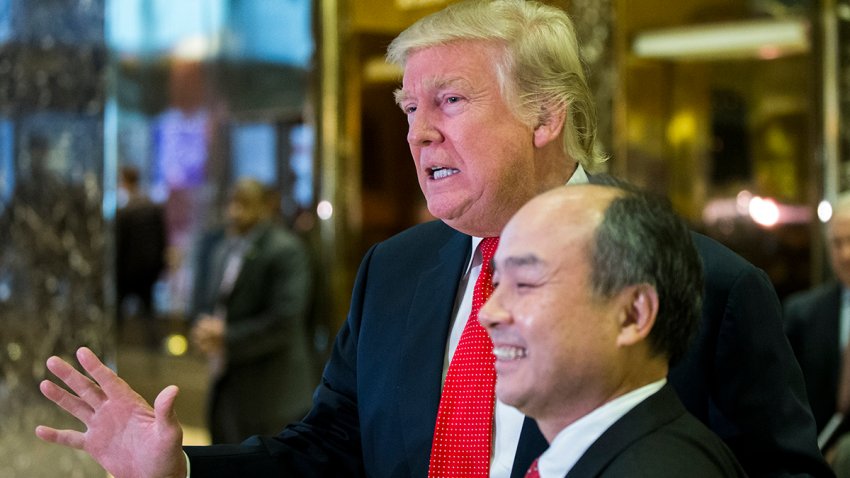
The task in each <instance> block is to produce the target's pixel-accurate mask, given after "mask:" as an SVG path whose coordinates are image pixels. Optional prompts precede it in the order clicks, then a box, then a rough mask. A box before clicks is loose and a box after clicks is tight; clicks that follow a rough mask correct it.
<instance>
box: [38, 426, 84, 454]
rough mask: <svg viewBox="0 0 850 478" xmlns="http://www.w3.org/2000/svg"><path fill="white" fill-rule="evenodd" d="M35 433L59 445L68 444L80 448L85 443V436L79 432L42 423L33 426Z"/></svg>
mask: <svg viewBox="0 0 850 478" xmlns="http://www.w3.org/2000/svg"><path fill="white" fill-rule="evenodd" d="M35 434H36V436H37V437H39V438H41V439H42V440H44V441H46V442H50V443H57V444H59V445H65V446H69V447H71V448H76V449H78V450H82V449H83V446H84V445H85V437H84V435H83V434H82V433H81V432H78V431H74V430H57V429H55V428H51V427H46V426H43V425H40V426H37V427H36V428H35Z"/></svg>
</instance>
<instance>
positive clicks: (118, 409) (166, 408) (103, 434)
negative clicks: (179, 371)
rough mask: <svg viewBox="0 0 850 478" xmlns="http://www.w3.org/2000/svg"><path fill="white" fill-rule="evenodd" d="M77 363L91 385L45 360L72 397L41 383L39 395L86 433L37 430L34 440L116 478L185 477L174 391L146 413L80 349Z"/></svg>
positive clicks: (129, 391) (130, 391) (64, 365)
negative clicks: (68, 450) (81, 456)
mask: <svg viewBox="0 0 850 478" xmlns="http://www.w3.org/2000/svg"><path fill="white" fill-rule="evenodd" d="M78 358H79V359H80V363H81V364H82V365H83V367H84V368H85V370H86V371H87V372H88V373H89V374H90V375H91V376H92V377H93V378H94V379H95V381H96V383H95V382H92V381H91V380H89V379H88V378H87V377H85V376H84V375H82V374H81V373H79V372H77V371H76V370H74V368H73V367H71V366H70V365H69V364H68V363H66V362H64V361H62V360H60V359H58V358H51V359H49V360H48V363H47V365H48V368H49V369H50V370H51V371H52V372H53V373H54V374H56V376H57V377H59V378H60V379H61V380H62V381H63V382H65V384H67V385H68V387H70V388H71V390H73V391H74V392H75V393H76V395H74V394H71V393H69V392H67V391H66V390H64V389H62V388H60V387H58V386H57V385H55V384H53V383H52V382H49V381H44V382H42V385H41V390H42V393H44V395H45V396H46V397H47V398H49V399H50V400H52V401H53V402H54V403H56V404H57V405H59V406H60V407H62V408H63V409H65V410H66V411H68V412H69V413H70V414H71V415H73V416H75V417H76V418H77V419H79V420H80V421H82V422H83V424H84V425H85V426H86V431H85V432H78V431H74V430H55V429H53V428H49V427H39V428H38V429H36V433H37V434H38V436H39V437H41V438H42V439H44V440H46V441H49V442H53V443H59V444H62V445H66V446H70V447H73V448H78V449H82V450H85V451H86V452H87V453H88V454H90V455H91V456H92V457H93V458H94V459H95V460H97V462H98V463H100V464H101V466H103V467H104V468H105V469H106V470H107V471H108V472H110V473H111V474H112V475H114V476H115V477H116V478H142V477H151V476H156V477H172V476H174V477H180V478H183V477H185V476H186V474H185V462H184V458H183V454H182V451H181V447H180V443H181V440H182V436H183V432H182V430H181V428H180V424H179V422H177V419H176V417H175V415H174V412H173V406H174V399H175V398H176V396H177V388H176V387H173V386H171V387H167V388H166V389H165V390H163V391H162V392H161V393H160V395H159V397H157V400H156V404H155V408H152V407H151V406H150V405H149V404H148V403H147V402H146V401H145V399H144V398H142V397H141V396H140V395H139V394H138V393H136V392H135V391H134V390H133V389H132V388H130V386H129V385H127V383H126V382H124V381H123V380H122V379H121V378H119V377H118V376H117V375H115V374H114V373H113V372H112V371H111V370H109V369H108V368H107V367H106V366H105V365H103V364H102V363H101V362H100V361H99V360H98V359H97V358H96V357H95V356H94V354H92V353H91V351H89V350H88V349H81V350H80V351H79V353H78Z"/></svg>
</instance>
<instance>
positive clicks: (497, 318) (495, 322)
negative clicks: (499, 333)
mask: <svg viewBox="0 0 850 478" xmlns="http://www.w3.org/2000/svg"><path fill="white" fill-rule="evenodd" d="M510 318H511V315H510V313H508V311H507V310H506V309H505V308H504V307H503V306H502V302H501V294H500V293H499V289H498V288H497V289H495V290H494V291H493V293H492V294H490V298H489V299H487V302H485V303H484V305H482V306H481V309H480V310H479V311H478V323H479V324H481V326H482V327H484V328H485V329H487V331H488V332H491V331H492V330H493V329H495V328H496V327H498V326H499V325H501V324H505V323H507V322H508V321H510Z"/></svg>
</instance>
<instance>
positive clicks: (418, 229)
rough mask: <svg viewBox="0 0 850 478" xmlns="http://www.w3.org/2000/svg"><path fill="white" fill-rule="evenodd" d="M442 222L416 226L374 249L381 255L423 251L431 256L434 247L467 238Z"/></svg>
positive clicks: (377, 245) (408, 253)
mask: <svg viewBox="0 0 850 478" xmlns="http://www.w3.org/2000/svg"><path fill="white" fill-rule="evenodd" d="M468 237H469V236H467V235H465V234H462V233H460V232H458V231H456V230H454V229H452V228H451V227H449V226H447V225H446V224H445V223H443V222H442V221H430V222H426V223H423V224H417V225H415V226H413V227H410V228H408V229H405V230H404V231H402V232H400V233H398V234H396V235H394V236H392V237H390V238H388V239H385V240H384V241H381V242H380V243H378V244H376V245H375V246H374V247H375V248H376V250H377V251H380V253H382V254H391V255H395V254H404V255H410V254H415V253H416V251H424V252H425V253H428V254H431V253H433V251H434V248H435V247H440V246H441V245H443V244H445V243H446V242H448V241H451V240H457V239H459V238H468Z"/></svg>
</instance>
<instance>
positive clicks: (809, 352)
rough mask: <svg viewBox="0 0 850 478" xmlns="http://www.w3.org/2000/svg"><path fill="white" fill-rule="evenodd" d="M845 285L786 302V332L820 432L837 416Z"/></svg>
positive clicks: (828, 285)
mask: <svg viewBox="0 0 850 478" xmlns="http://www.w3.org/2000/svg"><path fill="white" fill-rule="evenodd" d="M841 290H842V288H841V285H840V284H839V283H838V282H837V281H831V282H828V283H825V284H821V285H820V286H818V287H815V288H814V289H811V290H808V291H804V292H800V293H797V294H794V295H792V296H790V297H788V299H787V300H786V301H785V310H784V314H785V333H786V334H787V335H788V340H789V341H790V342H791V348H792V349H794V354H795V355H796V356H797V361H798V362H799V363H800V368H802V369H803V377H804V378H805V380H806V391H807V392H808V395H809V403H810V404H811V406H812V412H813V413H814V415H815V422H816V423H817V427H818V430H821V429H823V427H824V425H826V422H828V421H829V418H830V417H831V416H832V414H833V413H835V402H836V395H837V393H838V373H839V370H840V369H841V352H840V349H841V344H840V336H841V333H840V330H841V324H840V322H841V319H840V316H841Z"/></svg>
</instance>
